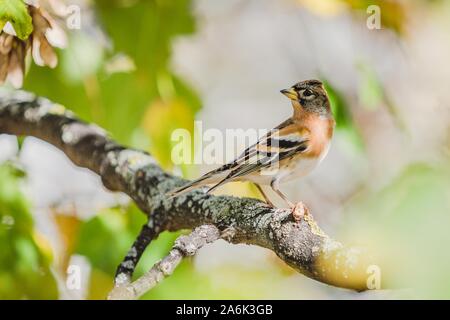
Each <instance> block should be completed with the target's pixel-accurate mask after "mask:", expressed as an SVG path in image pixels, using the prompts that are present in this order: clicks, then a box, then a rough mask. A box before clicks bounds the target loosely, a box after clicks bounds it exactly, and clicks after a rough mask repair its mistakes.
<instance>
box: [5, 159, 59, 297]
mask: <svg viewBox="0 0 450 320" xmlns="http://www.w3.org/2000/svg"><path fill="white" fill-rule="evenodd" d="M22 177H23V173H22V172H21V171H17V170H16V169H15V168H14V167H13V166H11V165H9V164H3V165H0V243H2V244H3V245H2V249H1V250H0V299H25V298H26V299H56V298H58V290H57V286H56V281H55V279H54V277H53V275H52V273H51V271H50V262H51V258H52V256H51V249H50V248H49V246H48V244H47V242H46V241H45V240H44V238H43V237H42V236H40V235H39V234H37V233H36V231H35V230H34V229H33V220H32V217H31V214H30V211H29V204H28V202H27V200H26V199H25V197H24V196H23V194H22V192H21V190H20V181H21V179H22ZM42 288H45V290H42Z"/></svg>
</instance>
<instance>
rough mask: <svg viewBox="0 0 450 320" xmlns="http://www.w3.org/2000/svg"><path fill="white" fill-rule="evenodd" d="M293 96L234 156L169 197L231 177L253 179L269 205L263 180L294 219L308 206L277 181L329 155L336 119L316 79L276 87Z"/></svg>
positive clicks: (302, 172)
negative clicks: (286, 110)
mask: <svg viewBox="0 0 450 320" xmlns="http://www.w3.org/2000/svg"><path fill="white" fill-rule="evenodd" d="M280 92H281V93H282V94H283V95H285V96H286V97H288V98H289V99H290V101H291V104H292V108H293V113H292V116H291V117H290V118H288V119H287V120H286V121H283V122H282V123H281V124H279V125H278V126H276V127H275V128H274V129H272V130H270V131H268V133H267V134H266V135H264V136H263V137H261V138H260V139H259V140H258V141H257V142H256V143H255V144H253V145H251V146H250V147H248V148H247V149H245V151H244V152H242V153H241V154H240V156H238V157H237V158H236V159H234V160H233V161H231V162H229V163H227V164H225V165H222V166H221V167H219V168H217V169H215V170H212V171H210V172H208V173H206V174H204V175H203V176H201V177H200V178H198V179H196V180H194V181H192V182H190V183H188V184H186V185H184V186H182V187H180V188H178V189H175V190H173V191H172V192H169V194H168V196H169V197H170V198H173V197H177V196H179V195H182V194H184V193H186V192H189V191H191V190H193V189H196V188H200V187H204V186H207V185H212V187H210V188H209V190H208V191H207V192H208V193H209V192H211V191H213V190H215V189H217V188H218V187H220V186H222V185H224V184H225V183H228V182H232V181H250V182H252V183H254V184H255V186H256V187H257V189H258V190H259V192H260V193H261V195H262V196H263V198H264V199H265V201H266V203H267V205H269V206H271V207H275V206H274V205H273V203H272V202H271V200H270V199H269V197H268V196H267V194H266V193H265V192H264V190H263V188H262V185H264V186H270V187H271V189H272V190H273V191H274V192H275V193H276V194H277V195H278V196H279V197H280V198H281V199H282V200H284V202H285V203H286V204H287V205H288V206H289V208H290V209H291V212H292V216H293V218H294V220H295V221H300V220H301V219H302V218H303V217H304V216H305V215H306V214H309V210H308V208H307V207H306V205H305V204H304V203H303V202H302V201H300V202H297V203H294V202H291V201H290V200H289V199H288V197H287V196H286V195H284V194H283V193H282V192H281V191H280V187H279V186H280V183H283V182H286V181H290V180H293V179H298V178H302V177H304V176H306V175H307V174H309V173H310V172H311V171H312V170H313V169H314V168H315V167H316V166H317V165H318V164H319V163H320V162H321V161H322V160H323V158H324V157H325V156H326V155H327V153H328V150H329V148H330V144H331V140H332V137H333V132H334V128H335V125H336V122H335V120H334V117H333V113H332V111H331V105H330V100H329V97H328V94H327V91H326V89H325V87H324V85H323V83H322V82H321V81H320V80H314V79H312V80H305V81H300V82H298V83H296V84H294V85H293V86H291V87H290V88H289V89H283V90H281V91H280Z"/></svg>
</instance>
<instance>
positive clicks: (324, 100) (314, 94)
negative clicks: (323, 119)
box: [281, 80, 331, 115]
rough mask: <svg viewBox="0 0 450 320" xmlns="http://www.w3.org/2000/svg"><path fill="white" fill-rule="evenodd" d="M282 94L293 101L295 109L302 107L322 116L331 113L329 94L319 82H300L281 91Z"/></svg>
mask: <svg viewBox="0 0 450 320" xmlns="http://www.w3.org/2000/svg"><path fill="white" fill-rule="evenodd" d="M281 93H282V94H284V95H285V96H286V97H288V98H289V99H291V101H292V105H293V106H294V108H295V107H300V108H303V109H304V110H306V111H310V112H315V113H319V114H321V115H327V114H330V112H331V111H330V102H329V100H328V95H327V92H326V91H325V88H324V87H323V83H322V82H321V81H319V80H305V81H301V82H298V83H296V84H295V85H293V86H292V87H290V88H289V89H284V90H281Z"/></svg>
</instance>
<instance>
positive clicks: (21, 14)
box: [0, 0, 33, 40]
mask: <svg viewBox="0 0 450 320" xmlns="http://www.w3.org/2000/svg"><path fill="white" fill-rule="evenodd" d="M7 22H9V23H11V24H12V26H13V27H14V31H15V32H16V34H17V36H18V37H19V38H20V39H22V40H25V39H27V38H28V36H29V35H30V34H31V32H32V31H33V24H32V21H31V16H30V15H29V14H28V10H27V6H26V5H25V3H24V2H23V1H22V0H0V29H3V27H4V26H5V24H6V23H7Z"/></svg>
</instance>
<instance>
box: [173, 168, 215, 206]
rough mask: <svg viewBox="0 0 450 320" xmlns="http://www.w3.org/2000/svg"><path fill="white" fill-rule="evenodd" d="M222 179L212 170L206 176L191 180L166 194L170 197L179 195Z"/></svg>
mask: <svg viewBox="0 0 450 320" xmlns="http://www.w3.org/2000/svg"><path fill="white" fill-rule="evenodd" d="M218 180H219V181H220V179H219V177H218V176H217V175H215V174H212V172H210V173H207V174H205V175H204V176H202V177H200V178H198V179H197V180H194V181H192V182H189V183H188V184H186V185H184V186H182V187H180V188H177V189H175V190H172V191H169V192H168V193H167V194H166V196H167V197H168V198H169V199H170V198H174V197H178V196H180V195H182V194H184V193H186V192H189V191H192V190H194V189H197V188H200V187H203V186H206V185H208V184H213V183H217V181H218ZM208 192H209V191H208Z"/></svg>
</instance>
